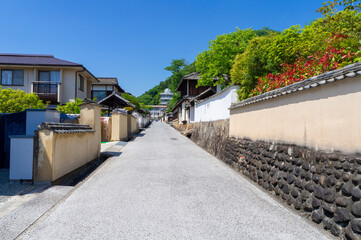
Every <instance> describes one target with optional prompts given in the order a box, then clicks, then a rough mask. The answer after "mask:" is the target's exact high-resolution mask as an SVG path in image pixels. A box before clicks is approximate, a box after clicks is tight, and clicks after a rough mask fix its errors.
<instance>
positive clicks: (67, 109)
mask: <svg viewBox="0 0 361 240" xmlns="http://www.w3.org/2000/svg"><path fill="white" fill-rule="evenodd" d="M82 104H83V100H81V99H79V98H75V101H70V102H67V103H66V104H65V105H62V106H60V105H58V106H57V108H56V110H57V111H59V112H62V113H65V114H79V113H80V105H82Z"/></svg>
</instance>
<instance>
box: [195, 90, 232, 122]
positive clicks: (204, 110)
mask: <svg viewBox="0 0 361 240" xmlns="http://www.w3.org/2000/svg"><path fill="white" fill-rule="evenodd" d="M238 89H239V86H237V85H232V86H229V87H227V88H225V89H223V90H221V91H219V92H218V93H216V94H214V95H212V96H210V97H208V98H206V99H204V100H199V101H196V102H195V105H194V116H193V118H194V122H210V121H217V120H223V119H229V116H230V112H229V107H230V106H231V104H232V103H235V102H237V99H238V95H237V90H238ZM191 118H192V116H191Z"/></svg>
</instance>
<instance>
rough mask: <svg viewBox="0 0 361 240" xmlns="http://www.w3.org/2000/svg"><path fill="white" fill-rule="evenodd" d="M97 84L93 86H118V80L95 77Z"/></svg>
mask: <svg viewBox="0 0 361 240" xmlns="http://www.w3.org/2000/svg"><path fill="white" fill-rule="evenodd" d="M97 78H98V80H99V82H98V83H94V84H97V85H99V84H109V85H115V84H116V85H118V79H117V78H114V77H97Z"/></svg>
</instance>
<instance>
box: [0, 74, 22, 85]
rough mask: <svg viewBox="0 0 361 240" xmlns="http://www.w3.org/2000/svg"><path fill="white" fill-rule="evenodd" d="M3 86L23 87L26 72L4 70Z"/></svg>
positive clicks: (2, 75) (2, 76)
mask: <svg viewBox="0 0 361 240" xmlns="http://www.w3.org/2000/svg"><path fill="white" fill-rule="evenodd" d="M1 85H12V86H23V85H24V70H2V71H1Z"/></svg>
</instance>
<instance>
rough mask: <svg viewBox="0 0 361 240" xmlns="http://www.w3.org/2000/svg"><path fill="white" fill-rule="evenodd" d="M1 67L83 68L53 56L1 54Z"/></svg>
mask: <svg viewBox="0 0 361 240" xmlns="http://www.w3.org/2000/svg"><path fill="white" fill-rule="evenodd" d="M0 64H1V65H44V66H70V67H82V65H81V64H79V63H73V62H69V61H65V60H62V59H59V58H55V57H54V56H53V55H40V54H10V53H0Z"/></svg>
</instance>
